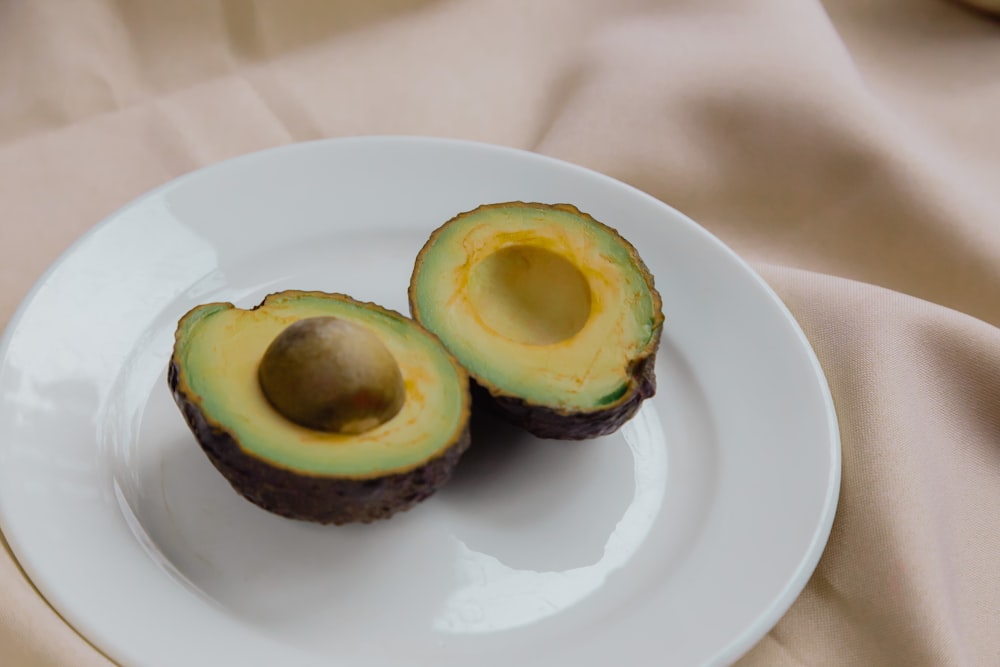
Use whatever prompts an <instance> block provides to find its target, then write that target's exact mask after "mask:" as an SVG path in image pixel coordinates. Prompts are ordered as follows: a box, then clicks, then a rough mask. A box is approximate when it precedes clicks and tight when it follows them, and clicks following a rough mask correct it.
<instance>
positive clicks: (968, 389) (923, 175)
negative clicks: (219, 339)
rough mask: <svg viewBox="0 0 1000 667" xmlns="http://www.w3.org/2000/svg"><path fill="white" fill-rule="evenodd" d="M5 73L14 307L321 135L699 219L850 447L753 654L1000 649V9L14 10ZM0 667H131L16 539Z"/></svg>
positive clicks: (568, 4)
mask: <svg viewBox="0 0 1000 667" xmlns="http://www.w3.org/2000/svg"><path fill="white" fill-rule="evenodd" d="M0 81H2V82H3V86H2V87H0V204H2V211H3V217H2V219H0V324H3V323H6V322H7V321H8V320H9V319H10V317H11V315H12V314H13V312H14V309H15V308H16V306H17V304H18V303H19V302H20V301H21V300H22V299H23V298H24V297H25V295H26V294H27V292H28V290H29V288H30V286H31V285H32V284H33V282H34V281H35V280H37V279H38V278H39V277H40V275H41V274H42V272H43V271H44V270H45V268H46V267H47V266H48V265H49V264H50V263H51V262H53V261H54V260H55V259H56V257H57V256H58V254H59V253H60V252H61V251H63V250H64V249H65V248H66V247H67V246H68V245H69V244H70V243H71V242H72V241H73V240H74V239H76V238H77V237H79V236H80V235H81V234H83V233H84V232H85V231H86V230H87V229H89V228H90V227H92V226H93V225H95V224H96V223H97V222H99V221H100V220H101V219H102V218H104V217H105V216H107V215H109V214H110V213H112V212H113V211H115V210H116V209H118V208H119V207H121V206H122V205H124V204H125V203H127V202H128V201H129V200H131V199H132V198H134V197H136V196H138V195H140V194H142V193H143V192H144V191H146V190H148V189H150V188H153V187H155V186H157V185H160V184H162V183H163V182H165V181H167V180H169V179H171V178H173V177H176V176H179V175H181V174H184V173H186V172H189V171H191V170H193V169H196V168H198V167H201V166H203V165H207V164H211V163H214V162H217V161H219V160H222V159H225V158H228V157H231V156H235V155H239V154H243V153H246V152H250V151H254V150H258V149H263V148H268V147H271V146H276V145H280V144H287V143H290V142H295V141H301V140H307V139H317V138H321V137H342V136H349V135H371V134H418V135H434V136H447V137H456V138H461V139H472V140H479V141H485V142H490V143H495V144H502V145H507V146H513V147H517V148H524V149H529V150H533V151H537V152H540V153H543V154H546V155H550V156H554V157H557V158H561V159H564V160H568V161H571V162H574V163H578V164H581V165H584V166H586V167H590V168H592V169H596V170H598V171H601V172H604V173H606V174H609V175H611V176H613V177H616V178H618V179H620V180H622V181H625V182H626V183H629V184H631V185H634V186H636V187H638V188H640V189H642V190H644V191H646V192H648V193H650V194H652V195H654V196H655V197H658V198H660V199H662V200H663V201H665V202H667V203H669V204H671V205H672V206H674V207H676V208H678V209H680V210H681V211H683V212H684V213H686V214H688V215H690V216H691V217H693V218H694V219H695V220H696V221H698V222H699V223H700V224H701V225H703V226H705V227H706V228H707V229H708V230H710V231H711V232H713V233H714V234H716V235H717V236H719V237H720V238H721V239H722V240H723V241H724V242H726V243H727V244H728V245H730V246H731V247H732V248H733V249H734V250H736V252H738V253H739V254H740V255H742V256H743V257H744V258H746V259H747V260H749V261H750V262H751V263H752V265H753V266H754V267H755V268H756V269H757V270H758V271H759V272H760V273H761V275H762V276H763V277H764V278H765V280H766V281H767V282H768V283H769V284H770V285H771V286H773V288H774V289H775V290H776V291H777V293H778V294H779V295H780V297H781V298H782V299H783V300H784V301H785V302H786V303H787V305H788V306H789V308H790V309H791V311H792V313H793V314H794V315H795V317H796V318H797V319H798V321H799V323H800V324H801V326H802V328H803V330H804V331H805V333H806V335H807V337H808V339H809V341H810V342H811V344H812V345H813V347H814V348H815V350H816V353H817V355H818V357H819V360H820V362H821V364H822V367H823V369H824V372H825V373H826V376H827V379H828V381H829V384H830V387H831V390H832V393H833V398H834V401H835V404H836V407H837V410H838V417H839V422H840V430H841V436H842V443H843V481H842V488H841V496H840V505H839V509H838V512H837V516H836V520H835V523H834V526H833V531H832V535H831V537H830V540H829V543H828V545H827V548H826V550H825V552H824V554H823V557H822V559H821V561H820V563H819V566H818V568H817V570H816V572H815V574H814V576H813V577H812V578H811V580H810V582H809V584H808V585H807V587H806V589H805V590H804V592H803V593H802V594H801V596H800V597H799V598H798V599H797V601H796V602H795V603H794V605H793V606H792V607H791V609H790V610H789V611H788V612H787V614H786V615H785V616H784V617H783V618H782V619H781V620H780V622H779V623H778V624H777V626H776V627H775V628H774V629H773V630H772V631H771V632H770V633H769V634H768V635H767V636H766V637H765V638H764V639H763V640H762V641H761V642H760V643H759V644H758V645H756V646H755V647H754V648H752V649H751V650H750V651H749V652H748V653H747V654H746V655H745V656H744V657H743V658H742V659H741V660H740V662H739V663H738V664H739V665H740V666H741V667H765V666H766V667H783V666H805V665H809V666H816V665H909V666H912V667H919V666H927V667H947V666H956V667H959V666H961V667H982V666H988V665H1000V631H998V629H1000V566H998V563H1000V328H998V327H1000V21H997V20H996V19H993V18H990V17H988V16H987V15H985V14H981V13H977V12H975V11H973V10H970V9H968V8H966V7H963V6H960V5H958V4H956V3H952V2H948V1H947V0H827V1H826V2H820V1H818V0H697V1H695V0H673V1H671V0H662V1H651V0H645V1H640V0H544V1H540V2H536V1H534V0H513V1H507V0H503V1H501V0H475V1H473V0H448V1H443V0H389V1H386V2H365V1H364V0H345V1H342V2H326V1H324V0H288V1H283V2H280V1H273V2H269V1H266V0H258V1H257V2H235V1H225V0H218V1H209V0H204V1H202V0H180V1H178V2H154V1H153V0H135V1H134V2H124V3H113V2H107V1H104V2H102V1H100V0H81V1H80V2H58V1H57V0H52V1H41V2H26V1H22V2H18V1H16V0H14V1H11V2H3V3H0ZM663 658H664V664H669V659H668V658H669V649H668V647H665V649H664V654H663ZM0 664H3V665H12V666H24V665H29V666H37V667H49V666H55V665H59V666H62V665H74V666H77V667H96V666H106V665H109V664H110V663H109V661H108V660H107V659H106V658H105V657H103V656H102V655H101V654H100V653H99V652H98V651H97V650H95V649H94V648H93V647H92V646H91V645H90V644H88V642H87V640H86V638H84V637H82V636H80V635H79V634H77V633H76V632H75V631H74V629H73V628H71V627H70V626H69V625H67V624H66V623H65V622H64V621H63V620H62V619H61V618H60V617H59V616H58V615H57V614H56V613H55V612H54V611H53V610H52V608H50V607H49V606H48V605H47V603H46V602H45V600H43V599H42V598H41V597H40V596H39V595H38V594H37V593H36V591H35V590H34V589H33V588H32V585H31V583H30V582H29V581H28V579H27V578H26V577H25V576H24V574H23V573H22V571H21V570H20V569H19V567H18V565H17V563H16V561H15V560H14V558H13V556H12V555H11V553H10V551H9V549H5V550H4V551H2V552H0Z"/></svg>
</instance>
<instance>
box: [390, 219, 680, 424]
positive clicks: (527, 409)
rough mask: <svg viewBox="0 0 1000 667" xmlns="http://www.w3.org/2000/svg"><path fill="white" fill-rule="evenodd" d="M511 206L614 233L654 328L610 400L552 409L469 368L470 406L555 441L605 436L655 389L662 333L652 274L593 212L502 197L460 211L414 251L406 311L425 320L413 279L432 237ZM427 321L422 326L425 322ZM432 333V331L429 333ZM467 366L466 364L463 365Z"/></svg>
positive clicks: (628, 246) (636, 409) (617, 234)
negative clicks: (643, 288)
mask: <svg viewBox="0 0 1000 667" xmlns="http://www.w3.org/2000/svg"><path fill="white" fill-rule="evenodd" d="M504 206H516V207H526V208H539V209H546V208H552V209H561V210H565V211H570V212H572V213H574V214H576V215H579V216H582V217H585V218H587V219H589V220H590V221H591V222H592V223H595V224H596V225H599V226H600V227H602V228H604V229H605V230H606V231H607V232H608V233H610V234H611V235H613V236H614V237H616V238H617V239H618V240H619V241H620V242H621V243H623V244H624V245H625V247H626V248H627V249H628V250H629V254H630V256H631V259H632V261H633V263H634V264H635V266H636V267H637V268H638V269H639V272H640V273H641V274H642V275H643V277H644V278H645V280H646V285H647V287H648V289H649V292H650V295H651V297H652V299H653V302H654V304H655V307H654V311H655V313H656V319H655V321H654V322H653V332H652V336H651V337H650V339H649V341H648V343H647V344H646V345H645V347H644V348H643V350H642V352H641V353H640V354H639V355H637V356H636V357H635V358H634V359H633V360H632V361H631V363H630V366H629V371H628V376H629V385H628V388H627V390H626V391H625V392H624V393H623V395H622V396H621V397H619V398H618V399H617V400H616V401H615V402H614V403H611V404H609V405H606V406H602V407H600V408H595V409H592V410H586V411H568V410H560V409H554V408H551V407H549V406H545V405H538V404H536V403H532V402H530V401H527V400H525V399H523V398H520V397H518V396H513V395H510V394H505V393H503V392H502V391H500V390H499V389H497V388H495V387H493V386H492V385H491V384H490V383H489V382H488V381H487V380H486V379H485V378H482V377H479V376H477V375H476V374H474V373H472V372H471V371H470V373H469V376H470V387H471V392H472V407H473V410H483V409H485V410H489V411H490V412H493V413H494V414H496V415H498V416H499V417H500V418H502V419H504V420H506V421H507V422H509V423H511V424H513V425H515V426H518V427H520V428H523V429H524V430H526V431H528V432H529V433H531V434H532V435H535V436H537V437H539V438H548V439H556V440H589V439H591V438H596V437H599V436H602V435H609V434H611V433H614V432H616V431H617V430H618V429H620V428H621V427H622V426H623V425H624V424H625V423H626V422H627V421H629V420H630V419H631V418H632V417H634V416H635V414H636V413H637V412H638V411H639V408H640V407H641V405H642V402H643V401H644V400H646V399H647V398H652V397H653V396H654V395H655V394H656V353H657V351H658V349H659V346H660V338H661V336H662V334H663V312H662V305H663V302H662V298H661V296H660V293H659V291H657V289H656V286H655V282H654V279H653V275H652V273H651V272H650V271H649V267H647V266H646V264H645V262H643V260H642V258H641V257H640V256H639V253H638V251H637V250H636V249H635V247H634V246H633V245H632V244H631V243H630V242H629V241H628V240H627V239H625V238H624V237H622V236H621V234H619V233H618V231H617V230H616V229H614V228H613V227H610V226H608V225H606V224H604V223H602V222H600V221H598V220H596V219H594V218H593V217H592V216H590V215H588V214H587V213H584V212H583V211H581V210H580V209H579V208H577V207H576V206H573V205H572V204H543V203H536V202H505V203H499V204H484V205H482V206H479V207H478V208H476V209H473V210H471V211H467V212H464V213H459V214H458V215H456V216H455V217H454V218H452V219H451V220H448V221H447V222H445V223H444V224H443V225H441V226H440V227H438V228H437V229H436V230H434V232H433V233H432V234H431V236H430V237H429V238H428V240H427V241H426V242H425V243H424V246H423V248H421V250H420V252H419V253H418V255H417V258H416V261H415V263H414V269H413V272H412V274H411V278H410V286H409V290H408V292H407V293H408V296H409V306H410V315H411V317H413V319H415V320H416V321H417V322H420V323H421V324H425V323H424V321H423V319H422V318H421V314H420V307H419V304H418V302H417V297H416V279H417V276H418V274H419V267H420V264H421V262H422V261H423V258H424V256H425V255H426V254H427V253H429V252H431V251H432V248H433V246H434V242H435V239H436V238H437V236H438V235H439V234H441V233H442V232H443V231H444V229H445V228H446V227H447V226H448V225H449V224H451V223H453V222H455V221H457V220H459V219H461V218H463V217H465V216H468V215H473V214H475V213H477V212H479V211H481V210H483V209H485V208H491V207H504ZM425 326H426V325H425ZM434 333H436V332H434ZM467 370H468V369H467Z"/></svg>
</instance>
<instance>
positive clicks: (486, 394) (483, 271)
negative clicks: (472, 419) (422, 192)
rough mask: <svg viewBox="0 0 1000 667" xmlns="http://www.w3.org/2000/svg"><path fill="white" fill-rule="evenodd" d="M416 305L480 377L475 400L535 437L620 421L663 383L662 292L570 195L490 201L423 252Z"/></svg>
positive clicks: (621, 242) (412, 292)
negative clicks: (544, 200) (659, 372)
mask: <svg viewBox="0 0 1000 667" xmlns="http://www.w3.org/2000/svg"><path fill="white" fill-rule="evenodd" d="M409 299H410V310H411V314H412V315H413V317H414V318H415V319H416V320H417V321H419V322H420V323H421V324H423V325H424V326H425V327H426V328H427V329H429V330H430V331H432V332H434V333H435V334H437V336H438V337H439V338H440V339H441V341H442V342H443V343H444V344H445V346H446V347H447V348H448V349H449V350H450V351H451V352H452V354H454V355H455V357H456V358H457V359H458V361H459V363H461V364H462V365H463V366H465V368H466V370H468V371H469V375H470V376H471V377H472V379H473V380H474V387H473V391H474V394H473V396H474V400H476V401H480V400H481V401H485V402H486V403H487V404H489V405H490V406H492V407H493V408H494V409H495V410H496V411H497V412H499V413H500V414H501V415H502V416H504V417H505V418H507V419H508V420H510V421H511V422H513V423H515V424H517V425H519V426H521V427H523V428H525V429H526V430H528V431H530V432H532V433H534V434H535V435H537V436H539V437H545V438H560V439H584V438H591V437H596V436H598V435H604V434H608V433H611V432H614V431H616V430H617V429H618V428H619V427H620V426H621V425H622V424H624V423H625V422H626V421H628V420H629V419H630V418H631V417H632V416H633V415H634V414H635V413H636V411H637V410H638V409H639V405H640V404H641V403H642V401H643V400H645V399H646V398H649V397H650V396H652V395H653V394H654V393H655V391H656V379H655V374H654V371H655V356H656V352H657V348H658V346H659V340H660V335H661V331H662V325H663V313H662V304H661V300H660V295H659V294H658V293H657V291H656V289H655V288H654V286H653V277H652V275H650V273H649V270H648V269H647V268H646V265H645V264H644V263H643V261H642V259H641V258H640V257H639V254H638V252H637V251H636V249H635V248H634V247H633V246H632V245H631V244H630V243H629V242H628V241H626V240H625V239H623V238H622V237H621V236H620V235H619V234H618V233H617V232H616V231H615V230H614V229H612V228H611V227H608V226H607V225H605V224H602V223H600V222H598V221H597V220H595V219H594V218H592V217H591V216H589V215H587V214H585V213H582V212H581V211H579V210H578V209H577V208H575V207H573V206H570V205H567V204H555V205H549V204H528V203H522V202H511V203H502V204H490V205H485V206H480V207H479V208H477V209H475V210H473V211H469V212H466V213H461V214H459V215H458V216H456V217H454V218H452V219H451V220H449V221H448V222H446V223H445V224H444V225H442V226H441V227H439V228H438V229H437V230H436V231H434V233H433V234H432V235H431V236H430V238H429V239H428V240H427V242H426V243H425V245H424V247H423V249H422V250H421V251H420V254H419V255H418V257H417V260H416V263H415V266H414V270H413V274H412V277H411V279H410V287H409Z"/></svg>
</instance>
